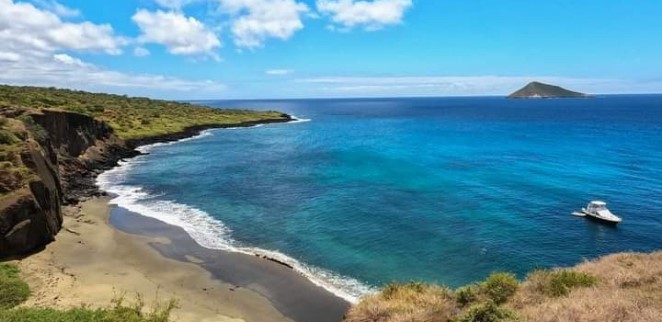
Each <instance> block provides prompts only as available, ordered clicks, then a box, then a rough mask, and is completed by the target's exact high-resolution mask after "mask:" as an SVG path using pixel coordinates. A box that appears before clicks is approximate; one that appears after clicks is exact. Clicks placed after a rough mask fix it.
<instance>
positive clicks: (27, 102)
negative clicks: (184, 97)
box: [0, 85, 287, 139]
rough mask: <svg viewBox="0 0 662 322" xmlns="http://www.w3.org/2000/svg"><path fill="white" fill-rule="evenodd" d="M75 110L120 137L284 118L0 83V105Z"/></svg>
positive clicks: (176, 103) (147, 135)
mask: <svg viewBox="0 0 662 322" xmlns="http://www.w3.org/2000/svg"><path fill="white" fill-rule="evenodd" d="M2 106H19V107H26V108H33V109H40V108H47V109H58V110H66V111H72V112H78V113H82V114H87V115H91V116H94V117H95V118H97V119H99V120H102V121H105V122H107V123H108V124H110V125H111V126H112V127H113V129H115V132H116V133H117V135H118V136H119V137H120V138H122V139H136V138H145V137H152V136H157V135H164V134H169V133H176V132H181V131H183V130H184V129H185V128H187V127H191V126H198V125H232V124H239V123H242V122H256V121H260V120H268V119H286V118H287V117H286V116H284V115H283V114H282V113H280V112H273V111H270V112H257V111H247V110H221V109H212V108H209V107H205V106H200V105H193V104H188V103H178V102H172V101H161V100H152V99H148V98H132V97H127V96H120V95H110V94H96V93H88V92H82V91H72V90H65V89H55V88H41V87H16V86H5V85H0V107H2Z"/></svg>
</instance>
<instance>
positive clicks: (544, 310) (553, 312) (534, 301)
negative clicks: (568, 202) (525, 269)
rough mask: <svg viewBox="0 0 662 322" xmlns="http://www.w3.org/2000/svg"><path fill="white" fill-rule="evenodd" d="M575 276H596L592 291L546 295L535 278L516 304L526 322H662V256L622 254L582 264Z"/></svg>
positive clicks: (586, 289) (519, 295) (531, 278)
mask: <svg viewBox="0 0 662 322" xmlns="http://www.w3.org/2000/svg"><path fill="white" fill-rule="evenodd" d="M573 271H577V272H583V273H588V274H590V275H592V276H595V278H596V279H597V283H596V284H595V285H594V286H592V287H587V288H576V289H572V290H570V291H569V293H568V294H567V295H566V296H560V297H550V296H546V295H544V294H541V292H540V291H539V290H540V286H539V285H538V284H539V283H540V280H539V279H537V278H536V277H539V276H536V275H534V276H532V277H529V278H528V279H527V281H525V282H524V283H523V285H522V288H521V291H520V292H519V293H518V294H517V295H516V296H515V298H514V299H513V303H512V305H513V307H514V308H515V309H516V311H517V313H518V315H519V316H520V318H521V320H522V321H540V322H557V321H558V322H561V321H563V322H565V321H567V322H574V321H577V322H579V321H587V322H590V321H595V322H598V321H600V322H611V321H613V322H617V321H618V322H659V321H662V252H655V253H652V254H635V253H623V254H615V255H610V256H606V257H603V258H601V259H599V260H597V261H591V262H586V263H583V264H580V265H578V266H577V267H576V268H574V269H573Z"/></svg>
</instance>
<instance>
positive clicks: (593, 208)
mask: <svg viewBox="0 0 662 322" xmlns="http://www.w3.org/2000/svg"><path fill="white" fill-rule="evenodd" d="M573 214H577V215H580V216H584V217H589V218H592V219H597V220H599V221H602V222H606V223H609V224H614V225H615V224H618V223H620V222H621V221H623V219H621V217H618V216H616V215H614V214H612V213H611V211H609V209H607V203H605V202H604V201H591V202H590V203H589V204H588V206H586V208H582V212H581V213H573Z"/></svg>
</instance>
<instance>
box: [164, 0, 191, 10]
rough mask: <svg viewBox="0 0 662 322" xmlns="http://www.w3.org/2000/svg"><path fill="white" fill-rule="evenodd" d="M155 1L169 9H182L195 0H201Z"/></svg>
mask: <svg viewBox="0 0 662 322" xmlns="http://www.w3.org/2000/svg"><path fill="white" fill-rule="evenodd" d="M155 1H156V3H157V4H158V5H160V6H161V7H165V8H169V9H181V8H183V7H184V6H187V5H189V4H191V3H194V2H198V1H200V0H155Z"/></svg>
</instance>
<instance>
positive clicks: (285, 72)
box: [264, 69, 294, 76]
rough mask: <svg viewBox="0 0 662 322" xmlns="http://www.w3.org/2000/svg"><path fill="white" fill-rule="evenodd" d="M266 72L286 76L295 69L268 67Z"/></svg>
mask: <svg viewBox="0 0 662 322" xmlns="http://www.w3.org/2000/svg"><path fill="white" fill-rule="evenodd" d="M264 73H265V74H267V75H272V76H285V75H290V74H292V73H294V71H293V70H291V69H268V70H266V71H265V72H264Z"/></svg>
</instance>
